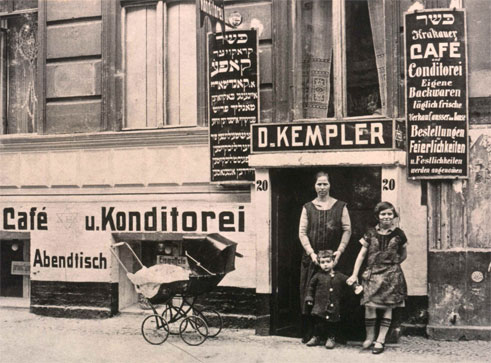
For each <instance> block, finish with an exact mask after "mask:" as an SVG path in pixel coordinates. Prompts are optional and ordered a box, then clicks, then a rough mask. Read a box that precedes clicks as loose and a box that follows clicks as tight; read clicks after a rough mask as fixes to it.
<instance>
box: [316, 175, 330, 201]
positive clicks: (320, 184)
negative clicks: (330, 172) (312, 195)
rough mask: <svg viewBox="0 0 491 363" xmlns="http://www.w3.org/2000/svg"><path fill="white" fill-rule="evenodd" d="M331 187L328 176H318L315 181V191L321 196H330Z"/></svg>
mask: <svg viewBox="0 0 491 363" xmlns="http://www.w3.org/2000/svg"><path fill="white" fill-rule="evenodd" d="M330 188H331V184H329V179H328V178H327V176H325V175H322V176H320V177H318V178H317V181H316V182H315V191H316V193H317V195H318V196H319V197H325V196H328V195H329V189H330Z"/></svg>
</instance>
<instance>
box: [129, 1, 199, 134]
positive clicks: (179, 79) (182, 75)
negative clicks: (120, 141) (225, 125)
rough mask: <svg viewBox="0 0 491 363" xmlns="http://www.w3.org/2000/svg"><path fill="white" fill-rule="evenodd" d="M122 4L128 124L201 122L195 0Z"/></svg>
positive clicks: (149, 125) (158, 125) (154, 125)
mask: <svg viewBox="0 0 491 363" xmlns="http://www.w3.org/2000/svg"><path fill="white" fill-rule="evenodd" d="M122 5H123V8H122V9H123V10H122V11H123V17H122V19H123V24H122V42H123V67H124V73H125V82H124V128H126V129H146V128H163V127H168V126H173V127H175V126H192V125H196V122H197V116H196V115H197V71H196V67H197V66H196V64H197V61H196V53H197V52H196V1H194V0H192V1H191V0H187V1H169V0H168V1H164V0H160V1H150V2H149V1H146V2H136V1H132V2H127V3H126V2H123V3H122Z"/></svg>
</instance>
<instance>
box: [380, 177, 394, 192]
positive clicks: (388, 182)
mask: <svg viewBox="0 0 491 363" xmlns="http://www.w3.org/2000/svg"><path fill="white" fill-rule="evenodd" d="M395 188H396V181H395V180H394V179H382V189H383V190H394V189H395Z"/></svg>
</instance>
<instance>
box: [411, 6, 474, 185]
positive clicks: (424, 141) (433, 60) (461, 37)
mask: <svg viewBox="0 0 491 363" xmlns="http://www.w3.org/2000/svg"><path fill="white" fill-rule="evenodd" d="M404 29H405V40H406V46H405V51H406V55H405V65H406V118H407V136H408V137H407V139H408V153H407V157H408V163H407V164H408V177H410V178H419V179H425V178H427V179H448V178H467V168H468V148H469V145H468V112H467V110H468V107H467V52H466V33H465V13H464V11H462V10H429V11H422V12H417V13H411V14H409V13H408V14H405V27H404Z"/></svg>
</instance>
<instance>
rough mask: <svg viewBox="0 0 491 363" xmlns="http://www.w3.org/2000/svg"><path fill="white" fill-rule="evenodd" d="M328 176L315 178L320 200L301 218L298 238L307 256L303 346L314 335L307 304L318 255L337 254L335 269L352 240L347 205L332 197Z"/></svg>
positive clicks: (304, 263) (303, 279)
mask: <svg viewBox="0 0 491 363" xmlns="http://www.w3.org/2000/svg"><path fill="white" fill-rule="evenodd" d="M329 190H330V184H329V175H328V174H327V173H326V172H323V171H321V172H318V173H317V174H316V176H315V191H316V193H317V198H315V199H314V200H312V201H311V202H308V203H306V204H304V206H303V209H302V214H301V216H300V224H299V230H298V237H299V239H300V242H301V243H302V247H303V249H304V253H303V255H302V262H301V266H300V304H301V305H300V306H301V313H302V342H303V343H306V342H308V341H309V339H310V338H311V337H312V334H313V320H312V317H311V315H310V308H309V306H308V305H307V304H306V303H305V297H306V294H307V289H308V287H309V283H310V279H311V278H312V276H313V275H314V273H315V272H316V270H317V269H318V262H317V261H318V259H317V253H318V252H319V251H320V250H332V251H335V252H334V265H336V264H337V263H338V261H339V258H340V257H341V254H342V253H343V252H344V250H345V249H346V245H347V244H348V242H349V239H350V236H351V222H350V218H349V214H348V209H347V208H346V203H345V202H342V201H340V200H337V199H334V198H332V197H331V196H330V195H329Z"/></svg>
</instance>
